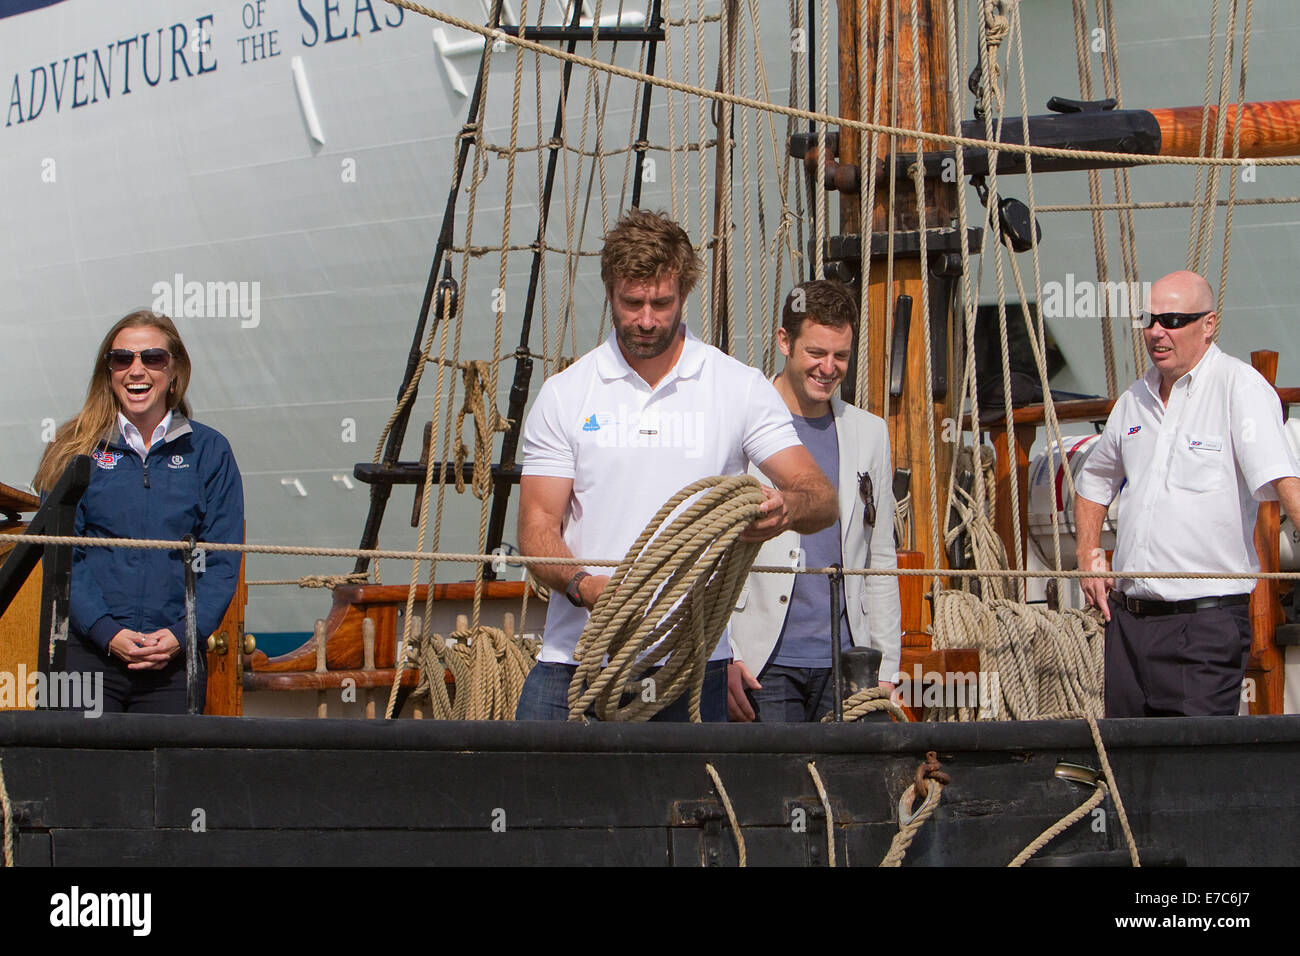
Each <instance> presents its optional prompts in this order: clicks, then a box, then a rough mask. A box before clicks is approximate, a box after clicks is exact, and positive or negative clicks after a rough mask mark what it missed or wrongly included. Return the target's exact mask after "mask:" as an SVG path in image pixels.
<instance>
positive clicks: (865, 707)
mask: <svg viewBox="0 0 1300 956" xmlns="http://www.w3.org/2000/svg"><path fill="white" fill-rule="evenodd" d="M878 710H884V711H888V712H889V713H890V714H892V715H893V717H894V720H896V721H898V722H899V723H900V724H905V723H907V722H908V721H909V720H911V718H910V717H908V716H907V712H906V711H905V710H903V708H901V707H899V706H898V705H897V704H895V703H894V702H893V701H892V700H890V699H889V691H887V690H886V689H885V688H883V687H865V688H863V689H862V690H860V691H858V692H857V693H856V694H853V695H852V696H850V697H849V698H848V699H847V700H846V701H844V723H846V724H847V723H849V722H851V721H854V720H861V719H862V718H863V717H865V716H867V714H874V713H875V712H876V711H878ZM834 719H835V714H834V713H830V714H827V715H826V716H825V717H823V718H822V723H823V724H828V723H830V722H831V721H833V720H834Z"/></svg>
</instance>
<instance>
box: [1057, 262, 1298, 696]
mask: <svg viewBox="0 0 1300 956" xmlns="http://www.w3.org/2000/svg"><path fill="white" fill-rule="evenodd" d="M1214 302H1215V296H1214V292H1213V290H1212V289H1211V288H1210V286H1209V283H1207V282H1206V281H1205V279H1203V278H1202V277H1201V276H1199V275H1197V274H1196V273H1194V272H1174V273H1171V274H1170V275H1167V276H1165V277H1164V278H1162V279H1160V280H1159V281H1157V282H1156V283H1154V284H1153V285H1152V287H1151V294H1150V307H1149V310H1148V311H1146V312H1143V313H1142V325H1143V333H1142V338H1143V341H1144V342H1145V344H1146V349H1147V354H1148V355H1149V356H1150V357H1151V366H1152V367H1151V368H1149V369H1148V370H1147V372H1146V374H1145V375H1144V376H1143V377H1142V378H1140V379H1139V380H1138V381H1137V382H1135V383H1134V384H1133V386H1132V387H1131V388H1129V390H1128V391H1127V392H1125V393H1124V395H1122V396H1121V397H1120V398H1119V400H1118V401H1116V403H1115V407H1114V409H1113V410H1112V412H1111V415H1110V419H1109V420H1108V421H1107V422H1106V429H1105V431H1104V432H1103V433H1102V436H1101V440H1100V441H1099V442H1098V443H1097V444H1096V445H1095V446H1094V451H1093V453H1092V455H1091V456H1090V457H1089V459H1088V463H1087V465H1086V466H1085V467H1084V470H1083V473H1082V474H1081V475H1080V476H1079V477H1078V478H1077V479H1075V490H1076V491H1077V493H1078V496H1077V498H1076V500H1075V521H1076V523H1077V527H1078V535H1077V547H1078V558H1079V567H1080V568H1081V569H1083V570H1096V571H1098V572H1103V574H1102V575H1101V576H1098V577H1095V578H1085V579H1083V581H1082V585H1083V593H1084V596H1085V598H1086V599H1087V602H1088V603H1089V604H1091V605H1092V606H1093V607H1096V608H1098V609H1100V610H1101V612H1102V614H1103V616H1105V618H1106V621H1107V624H1106V665H1105V667H1106V716H1107V717H1161V716H1187V717H1196V716H1215V715H1219V716H1227V715H1232V714H1236V713H1237V712H1238V710H1239V709H1240V695H1241V682H1242V678H1243V676H1244V675H1245V667H1246V658H1247V656H1248V655H1249V653H1250V643H1251V628H1250V614H1249V600H1250V592H1251V591H1252V590H1253V589H1254V586H1255V582H1254V581H1252V580H1248V579H1232V578H1217V579H1216V578H1213V577H1206V578H1179V579H1175V578H1122V577H1121V578H1110V577H1107V576H1105V574H1104V572H1106V571H1107V566H1106V557H1105V552H1104V551H1103V550H1102V549H1101V547H1100V540H1101V526H1102V522H1103V520H1104V519H1105V516H1106V512H1107V509H1108V507H1109V505H1110V502H1111V501H1112V500H1113V499H1114V498H1115V497H1116V495H1118V496H1119V514H1118V519H1117V524H1116V535H1117V538H1116V547H1115V554H1114V570H1116V571H1195V572H1200V573H1207V574H1211V575H1212V574H1214V573H1257V572H1258V571H1259V561H1258V559H1257V557H1256V555H1255V547H1254V528H1255V516H1256V513H1257V511H1258V503H1259V502H1260V501H1275V500H1280V501H1281V502H1282V506H1283V507H1284V508H1285V509H1286V512H1287V514H1288V515H1289V516H1291V518H1292V520H1295V519H1296V518H1297V517H1300V466H1298V465H1297V463H1296V460H1295V457H1294V456H1293V455H1292V454H1291V451H1290V446H1289V445H1288V444H1287V440H1286V436H1285V435H1284V433H1283V430H1282V409H1281V404H1280V402H1279V401H1278V397H1277V393H1276V392H1275V391H1274V390H1273V388H1272V386H1270V385H1269V384H1268V382H1267V381H1265V379H1264V377H1263V376H1261V375H1260V374H1259V373H1258V372H1256V371H1255V370H1254V369H1253V368H1251V367H1250V366H1249V365H1247V364H1245V363H1244V362H1241V361H1239V360H1238V359H1235V358H1233V357H1232V356H1230V355H1227V354H1225V353H1224V352H1222V351H1220V350H1219V348H1218V346H1216V345H1215V344H1214V330H1215V326H1216V325H1217V323H1218V318H1219V317H1218V315H1217V314H1216V313H1215V311H1214Z"/></svg>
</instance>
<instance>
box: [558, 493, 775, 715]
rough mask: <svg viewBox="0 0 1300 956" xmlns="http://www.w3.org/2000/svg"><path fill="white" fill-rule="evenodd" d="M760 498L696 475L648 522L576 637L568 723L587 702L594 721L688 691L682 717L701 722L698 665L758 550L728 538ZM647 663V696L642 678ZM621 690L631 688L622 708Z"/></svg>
mask: <svg viewBox="0 0 1300 956" xmlns="http://www.w3.org/2000/svg"><path fill="white" fill-rule="evenodd" d="M690 499H694V500H693V501H691V503H690V504H689V505H686V507H685V508H684V510H682V512H681V514H679V515H678V516H677V517H675V518H674V519H673V520H672V521H671V522H670V523H668V524H667V525H666V526H665V522H666V521H667V520H668V518H669V516H670V515H672V514H674V513H675V512H676V511H677V510H678V507H679V506H681V505H683V504H684V503H685V502H687V501H688V500H690ZM763 500H764V496H763V492H762V488H761V486H760V485H759V483H758V482H757V481H756V480H755V479H754V478H751V477H749V476H747V475H734V476H731V477H726V478H705V479H702V480H700V481H696V482H693V483H691V484H689V485H687V486H686V487H685V488H683V489H682V490H681V491H679V492H677V494H675V495H673V496H672V497H671V498H669V499H668V501H667V502H666V503H665V504H664V506H663V507H662V508H660V509H659V511H658V513H657V514H656V515H655V516H654V517H653V518H651V519H650V522H649V524H647V525H646V527H645V529H644V530H643V531H642V532H641V535H640V537H638V538H637V540H636V542H635V543H634V544H633V545H632V547H631V548H630V549H628V552H627V555H626V556H625V557H624V558H623V561H622V563H620V564H619V566H618V568H617V570H615V572H614V575H613V577H611V578H610V580H609V583H608V584H606V586H605V590H604V591H603V592H601V595H600V599H599V600H598V601H597V602H596V607H595V609H594V610H593V611H592V612H591V617H590V618H589V619H588V620H587V625H586V627H584V628H583V631H582V636H581V637H580V638H579V639H578V645H577V647H576V648H575V650H574V655H573V656H574V659H575V660H577V662H578V669H577V671H576V672H575V673H574V675H573V683H572V684H570V686H569V719H570V720H582V719H583V715H584V714H585V713H586V711H587V709H588V707H592V706H594V708H595V712H596V716H597V717H598V718H599V719H601V720H648V719H649V718H650V717H651V716H653V715H654V714H656V713H658V712H659V711H660V710H662V709H663V708H665V707H667V706H668V705H669V704H671V703H672V702H673V701H675V700H676V699H677V698H678V697H680V696H681V695H682V694H683V693H686V692H687V691H689V692H690V715H691V720H692V721H695V722H698V721H699V720H700V694H701V691H702V687H703V682H704V667H705V664H706V663H707V661H708V659H709V655H710V653H711V652H712V651H713V648H714V646H715V645H716V643H717V640H718V637H719V635H721V634H722V630H723V628H724V627H726V624H727V621H728V620H729V619H730V617H731V611H732V608H733V607H735V604H736V598H737V596H738V595H739V594H740V591H741V589H742V588H743V587H744V584H745V577H746V575H747V574H748V573H749V568H750V566H751V565H752V564H753V563H754V557H755V556H756V555H757V554H758V545H757V544H756V543H754V542H748V541H738V540H737V539H738V537H739V535H740V533H741V532H742V531H743V530H744V529H745V527H746V526H747V525H749V524H750V523H751V522H752V521H754V520H755V519H756V518H757V517H758V515H759V510H758V509H759V505H761V504H762V503H763ZM661 528H662V530H661ZM607 657H608V660H609V664H608V665H607V666H605V665H604V661H605V660H606V658H607ZM656 665H658V670H657V671H656V672H655V675H654V678H653V684H652V685H649V686H650V687H651V688H652V692H651V693H649V694H647V693H645V687H644V686H643V685H642V684H641V680H642V678H644V677H646V676H647V675H648V674H649V672H650V671H651V670H652V669H653V668H654V667H655V666H656ZM629 687H634V688H635V691H636V693H635V694H634V695H633V699H632V700H631V701H630V702H628V703H626V704H625V703H623V696H624V693H625V691H626V690H627V689H628V688H629Z"/></svg>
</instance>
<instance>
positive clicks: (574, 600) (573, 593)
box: [564, 571, 591, 607]
mask: <svg viewBox="0 0 1300 956" xmlns="http://www.w3.org/2000/svg"><path fill="white" fill-rule="evenodd" d="M589 577H591V572H589V571H579V572H578V573H577V574H575V575H574V576H573V577H571V578H570V579H569V583H568V585H567V586H566V587H565V589H564V596H565V597H566V598H568V599H569V603H570V604H572V605H573V606H574V607H586V606H587V605H586V604H585V603H584V602H583V600H582V595H581V593H579V591H578V586H579V585H581V584H582V579H583V578H589Z"/></svg>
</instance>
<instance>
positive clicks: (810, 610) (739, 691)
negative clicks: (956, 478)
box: [727, 279, 901, 723]
mask: <svg viewBox="0 0 1300 956" xmlns="http://www.w3.org/2000/svg"><path fill="white" fill-rule="evenodd" d="M857 317H858V307H857V301H856V299H855V298H854V297H853V294H852V293H851V292H849V290H848V289H847V288H845V287H844V286H843V285H841V284H839V283H837V282H831V281H827V280H824V279H821V280H815V281H812V282H805V283H803V284H802V285H798V286H796V287H795V288H794V289H793V290H792V291H791V292H790V294H789V295H788V296H787V297H786V301H785V307H784V309H783V310H782V316H781V328H779V329H777V333H776V337H777V345H778V346H779V348H780V350H781V354H782V355H783V356H785V367H784V368H783V369H782V370H781V373H780V374H779V375H778V376H777V377H776V380H775V381H774V383H773V384H774V385H775V386H776V391H777V393H778V394H779V395H780V396H781V398H782V399H783V400H784V401H785V404H786V407H787V408H789V409H790V413H791V415H792V417H793V419H794V426H795V431H796V432H798V433H799V439H800V441H802V442H803V444H804V445H805V446H806V447H807V448H808V450H809V451H810V452H811V453H812V456H813V459H814V460H815V461H816V462H817V465H818V467H820V468H821V469H822V471H824V472H825V473H826V475H827V476H828V477H829V478H830V479H831V482H832V484H834V485H835V489H836V497H837V500H838V502H839V520H838V521H836V522H835V524H833V525H831V526H830V527H829V528H826V529H825V530H823V531H820V532H817V533H815V534H800V533H798V532H795V531H787V532H785V533H783V534H781V535H779V536H777V537H775V538H772V539H771V540H770V541H768V542H766V543H765V544H764V545H763V548H762V550H761V551H760V552H759V554H758V558H757V560H756V561H755V562H754V563H755V564H758V565H760V566H761V565H776V566H782V567H788V568H790V569H791V571H790V573H788V574H771V573H764V574H759V573H754V574H751V575H750V576H749V581H748V582H747V583H746V585H745V588H744V590H743V591H742V593H741V596H740V598H739V599H738V600H737V602H736V610H735V613H734V614H733V615H732V617H731V643H732V649H733V651H734V652H735V659H734V661H733V663H732V664H731V667H730V669H729V671H728V674H727V679H728V686H727V709H728V714H729V716H730V718H731V719H732V720H733V721H751V720H755V719H758V720H763V721H767V722H769V723H771V722H800V721H811V720H820V719H821V718H822V716H823V715H825V714H826V713H827V712H828V711H829V710H830V709H831V706H832V701H833V700H834V686H833V685H832V683H831V680H830V677H831V633H832V622H831V614H830V586H829V585H828V583H827V579H826V577H825V576H822V575H809V574H795V573H794V569H795V568H796V567H809V568H819V567H830V566H831V565H834V564H841V565H843V566H844V567H846V568H862V567H867V568H894V567H897V566H898V558H897V554H896V552H895V550H894V497H893V488H892V477H893V468H892V465H891V464H890V454H889V432H888V429H887V428H886V426H885V422H884V420H883V419H881V418H879V417H878V416H876V415H872V414H870V413H869V412H865V411H863V410H862V409H860V408H854V407H853V406H852V405H847V404H845V403H844V402H843V401H841V400H840V397H839V386H840V383H841V382H842V381H843V380H844V376H845V374H846V372H847V371H848V365H849V357H850V355H851V354H852V351H853V339H854V333H855V330H856V327H857ZM750 471H751V472H753V469H752V468H751V469H750ZM838 603H839V606H840V609H841V611H840V615H841V617H840V646H841V648H842V649H847V648H848V647H850V646H859V647H875V648H877V649H878V650H879V651H880V652H881V656H882V660H881V664H880V675H881V676H882V677H885V678H889V677H893V676H894V674H895V672H896V671H897V670H898V662H899V651H900V648H899V645H900V643H901V638H900V627H899V622H900V618H901V613H900V609H899V598H898V581H897V579H895V578H894V577H892V576H879V575H877V576H872V577H864V576H863V575H847V576H846V577H845V579H844V581H843V584H842V585H841V588H840V597H839V602H838ZM881 686H883V687H887V688H890V689H892V688H893V686H894V685H893V684H892V683H890V682H888V680H885V681H882V682H881Z"/></svg>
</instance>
